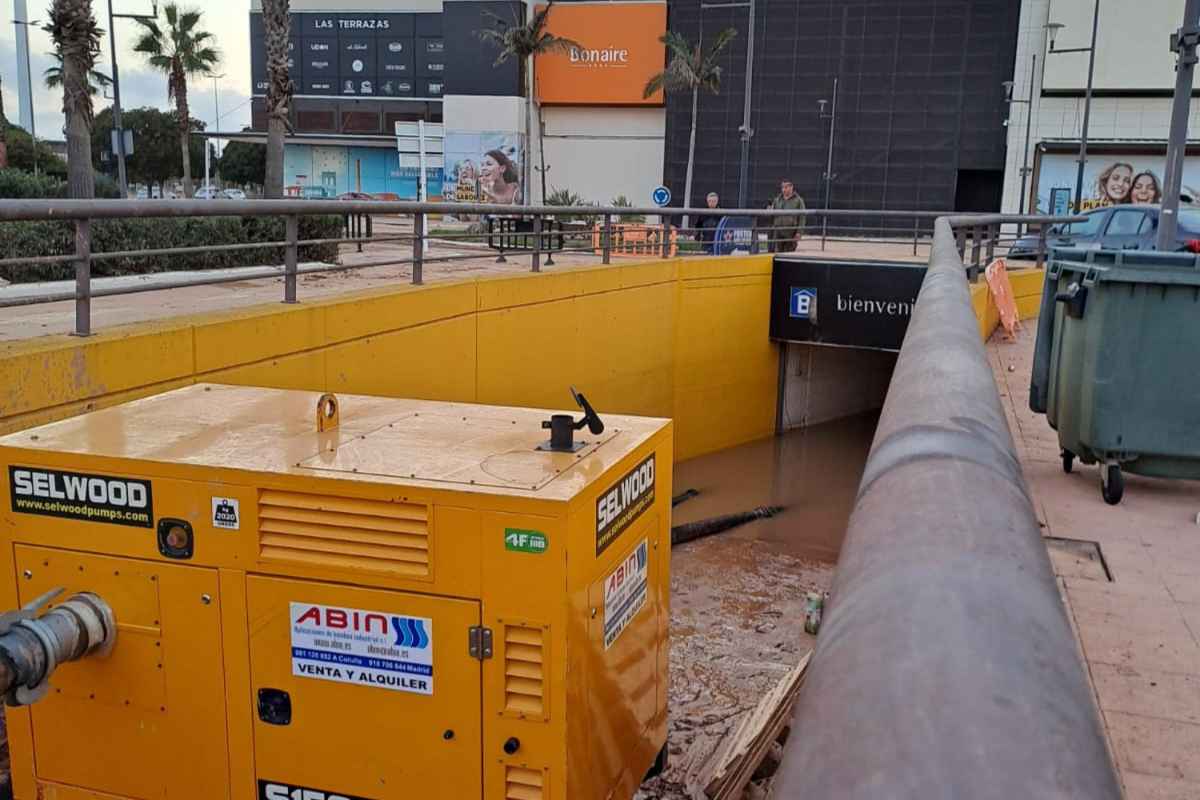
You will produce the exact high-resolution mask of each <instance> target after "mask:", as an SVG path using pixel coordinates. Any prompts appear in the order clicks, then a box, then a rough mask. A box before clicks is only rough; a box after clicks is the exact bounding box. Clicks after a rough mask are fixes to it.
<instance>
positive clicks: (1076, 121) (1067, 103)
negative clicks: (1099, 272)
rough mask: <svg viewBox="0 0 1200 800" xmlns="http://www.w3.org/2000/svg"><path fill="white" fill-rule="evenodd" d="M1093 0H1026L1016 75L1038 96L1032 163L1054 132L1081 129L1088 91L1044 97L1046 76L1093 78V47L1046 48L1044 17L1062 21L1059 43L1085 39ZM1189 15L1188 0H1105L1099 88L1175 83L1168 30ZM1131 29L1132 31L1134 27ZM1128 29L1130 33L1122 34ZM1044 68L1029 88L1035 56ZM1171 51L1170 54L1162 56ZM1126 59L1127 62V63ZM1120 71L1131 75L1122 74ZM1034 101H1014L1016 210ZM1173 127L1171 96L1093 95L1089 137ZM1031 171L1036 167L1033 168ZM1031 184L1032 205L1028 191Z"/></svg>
mask: <svg viewBox="0 0 1200 800" xmlns="http://www.w3.org/2000/svg"><path fill="white" fill-rule="evenodd" d="M1093 8H1094V0H1022V3H1021V21H1020V29H1019V33H1018V39H1017V56H1016V63H1015V68H1014V75H1013V78H1012V80H1013V83H1014V87H1013V97H1014V98H1016V99H1018V100H1023V99H1025V98H1027V97H1030V96H1032V98H1033V104H1032V111H1033V125H1032V131H1031V135H1030V145H1029V166H1030V167H1031V168H1032V166H1033V164H1034V162H1035V161H1036V156H1035V151H1036V149H1037V143H1038V142H1040V141H1043V140H1050V139H1074V140H1078V139H1079V137H1080V135H1081V133H1082V130H1083V108H1084V99H1083V97H1082V96H1080V97H1042V96H1041V93H1042V88H1043V82H1045V86H1046V87H1047V88H1048V89H1050V90H1054V89H1073V88H1074V89H1080V90H1082V89H1083V88H1084V87H1085V86H1086V82H1087V53H1079V54H1064V55H1059V54H1053V53H1048V52H1047V51H1048V50H1049V46H1050V44H1049V40H1048V38H1047V37H1046V27H1045V26H1046V23H1047V22H1050V21H1054V22H1063V23H1064V24H1066V25H1067V27H1066V28H1064V29H1063V30H1061V31H1059V34H1058V41H1057V45H1056V46H1057V47H1060V48H1072V47H1086V46H1088V44H1089V43H1090V39H1091V20H1092V9H1093ZM1182 21H1183V2H1182V0H1151V2H1140V3H1120V2H1118V3H1113V2H1107V3H1104V2H1102V3H1101V5H1100V27H1099V33H1098V35H1097V46H1096V54H1097V62H1096V80H1095V88H1100V89H1110V90H1123V91H1126V92H1130V91H1142V92H1150V91H1155V90H1158V91H1162V90H1167V89H1173V88H1174V85H1175V71H1174V57H1173V56H1171V55H1170V53H1169V51H1168V50H1167V44H1168V39H1169V36H1170V34H1171V33H1172V32H1173V31H1175V30H1176V29H1177V28H1178V27H1179V25H1180V23H1181V22H1182ZM1131 32H1132V33H1131ZM1124 34H1129V35H1128V36H1124V38H1123V35H1124ZM1034 54H1036V55H1037V57H1038V68H1037V70H1036V73H1035V74H1034V76H1033V87H1032V89H1033V91H1032V92H1031V91H1030V74H1029V66H1030V58H1031V56H1033V55H1034ZM1164 54H1166V57H1164ZM1122 65H1124V67H1125V69H1124V71H1123V70H1122ZM1122 76H1127V79H1126V80H1124V85H1123V78H1122ZM1029 109H1030V106H1028V105H1026V104H1024V103H1014V104H1013V105H1012V106H1010V109H1009V124H1008V157H1007V161H1006V164H1005V171H1004V199H1003V201H1002V206H1001V208H1002V211H1003V212H1004V213H1013V214H1015V213H1017V210H1018V208H1019V207H1020V197H1021V172H1020V170H1021V164H1022V159H1023V157H1024V148H1025V120H1026V114H1028V113H1029ZM1189 123H1190V135H1189V139H1191V140H1195V139H1197V138H1200V99H1197V98H1193V99H1192V112H1191V119H1190V120H1189ZM1170 127H1171V98H1170V97H1155V96H1150V95H1149V94H1146V95H1143V96H1127V97H1093V98H1092V111H1091V119H1090V121H1089V124H1088V139H1089V141H1104V140H1110V141H1111V140H1119V141H1128V140H1131V139H1135V140H1136V139H1147V140H1152V141H1159V142H1163V141H1166V138H1167V135H1168V132H1169V130H1170ZM1029 179H1030V182H1031V181H1032V179H1033V175H1032V173H1031V174H1030V176H1029ZM1030 191H1031V189H1030V188H1029V185H1028V184H1027V185H1026V202H1025V206H1026V211H1028V210H1029V200H1028V197H1029V193H1030Z"/></svg>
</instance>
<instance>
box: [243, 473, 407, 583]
mask: <svg viewBox="0 0 1200 800" xmlns="http://www.w3.org/2000/svg"><path fill="white" fill-rule="evenodd" d="M258 531H259V537H258V545H259V557H260V558H262V559H263V560H264V561H287V562H290V563H300V564H311V565H313V566H325V567H335V568H341V569H353V570H366V571H370V572H382V573H389V574H394V575H403V576H407V577H413V578H424V577H428V576H429V570H430V562H429V507H428V506H426V505H424V504H419V503H402V502H400V503H392V502H386V501H381V500H366V499H362V498H356V497H335V496H330V495H319V494H303V493H299V492H281V491H274V490H268V489H264V490H263V491H262V492H260V493H259V497H258Z"/></svg>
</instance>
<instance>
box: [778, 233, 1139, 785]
mask: <svg viewBox="0 0 1200 800" xmlns="http://www.w3.org/2000/svg"><path fill="white" fill-rule="evenodd" d="M1018 219H1019V218H1015V217H999V216H989V217H959V218H954V219H943V220H939V221H938V222H937V223H936V227H935V231H934V239H933V248H932V252H931V254H930V258H929V269H928V271H927V272H926V275H925V280H924V283H923V285H922V288H921V293H920V295H919V296H918V298H917V304H916V309H915V311H914V313H913V317H912V320H911V322H910V323H909V326H908V332H907V334H906V336H905V339H904V344H903V347H902V349H901V350H900V356H899V360H898V361H897V364H896V369H895V372H894V374H893V377H892V381H891V384H890V386H889V389H888V394H887V399H886V401H885V404H884V408H883V412H882V415H881V417H880V420H879V426H878V428H877V430H876V433H875V439H874V442H873V444H872V447H871V453H870V456H869V457H868V460H867V464H866V468H865V470H864V474H863V478H862V482H861V484H860V486H859V490H858V498H857V501H856V503H855V506H854V511H853V514H852V515H851V518H850V523H849V526H848V529H847V533H846V538H845V542H844V544H843V545H842V551H841V556H840V559H839V561H838V565H837V572H836V576H835V578H834V584H833V588H832V598H831V601H830V603H829V605H828V607H827V608H826V613H825V619H824V621H823V624H822V627H821V633H820V636H819V637H818V638H817V646H816V652H815V653H814V654H813V659H812V662H811V664H810V666H809V670H808V678H807V682H806V685H805V687H804V692H803V693H802V695H801V697H800V699H799V702H798V704H797V707H796V711H795V723H794V728H793V733H792V735H791V737H790V738H789V739H788V741H787V745H786V751H785V754H784V757H783V760H782V764H781V766H780V769H779V772H778V773H777V776H776V779H775V783H774V786H773V789H772V793H771V796H772V797H775V798H780V800H793V798H797V799H798V798H833V797H836V798H844V799H845V800H867V799H868V798H869V800H883V799H884V798H887V799H888V800H910V799H911V800H928V798H933V797H946V798H958V797H963V798H967V797H969V798H972V799H973V800H991V799H993V798H995V800H1001V798H1002V799H1003V800H1011V798H1018V797H1020V798H1027V797H1028V798H1033V797H1055V798H1080V800H1083V799H1084V798H1086V799H1087V800H1110V799H1111V800H1116V799H1117V798H1119V797H1120V796H1121V792H1120V788H1119V786H1118V781H1117V777H1116V773H1115V769H1114V767H1113V764H1112V761H1111V759H1110V757H1109V753H1108V750H1107V748H1106V745H1105V740H1104V734H1103V730H1102V727H1101V722H1100V718H1099V715H1098V712H1097V710H1096V707H1095V703H1094V700H1093V695H1092V691H1091V687H1090V685H1089V683H1088V677H1087V674H1086V672H1085V670H1084V667H1083V664H1082V663H1081V660H1080V653H1079V650H1078V648H1077V646H1076V643H1075V636H1074V633H1073V632H1072V630H1071V625H1070V622H1069V621H1068V619H1067V614H1066V611H1065V608H1064V605H1063V602H1062V599H1061V598H1060V596H1059V591H1058V584H1057V583H1056V581H1055V578H1054V574H1053V571H1052V569H1051V566H1050V561H1049V556H1048V554H1047V551H1046V545H1045V542H1044V541H1043V539H1042V536H1041V532H1040V530H1039V527H1038V520H1037V516H1036V515H1035V513H1034V508H1033V503H1032V502H1031V500H1030V495H1029V489H1028V486H1027V485H1026V483H1025V479H1024V477H1023V475H1022V472H1021V465H1020V461H1019V460H1018V457H1017V454H1016V450H1015V448H1014V446H1013V441H1012V436H1011V434H1010V431H1009V428H1008V423H1007V421H1006V417H1005V413H1004V410H1003V406H1002V404H1001V400H1000V395H999V392H998V390H997V387H996V382H995V379H994V377H993V374H992V370H991V367H990V366H989V362H988V358H987V354H986V352H985V350H984V346H983V344H982V342H981V340H980V337H979V328H978V323H977V321H976V318H975V314H974V312H973V311H972V307H971V298H970V292H969V289H968V282H967V276H966V275H965V272H964V270H963V264H962V258H961V255H960V252H961V247H962V238H961V234H962V232H963V231H964V230H967V231H972V232H973V233H974V232H978V231H980V230H981V229H986V228H988V227H990V226H994V225H999V224H1002V223H1005V222H1009V223H1011V222H1016V221H1018ZM952 223H953V225H954V227H952ZM956 230H957V232H958V234H959V238H958V240H957V242H956V237H955V232H956Z"/></svg>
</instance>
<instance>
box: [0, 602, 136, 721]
mask: <svg viewBox="0 0 1200 800" xmlns="http://www.w3.org/2000/svg"><path fill="white" fill-rule="evenodd" d="M61 592H62V590H61V589H55V590H53V591H51V592H47V593H46V594H44V595H42V596H41V597H38V598H37V599H35V600H34V601H33V602H31V603H29V604H28V605H26V606H25V607H24V608H21V609H18V610H16V611H8V612H5V613H4V614H0V694H2V695H3V696H4V700H5V702H6V703H7V704H8V705H10V706H24V705H29V704H30V703H34V702H37V701H38V700H40V699H41V698H42V697H43V696H44V695H45V694H46V691H47V690H48V689H49V684H48V680H49V678H50V676H51V675H52V674H54V670H55V669H57V668H58V665H59V664H63V663H65V662H67V661H76V660H78V659H80V658H83V657H85V656H88V655H103V654H106V653H108V652H109V651H111V650H112V647H113V645H114V644H115V643H116V638H117V625H116V620H115V619H114V618H113V613H112V609H111V608H109V606H108V604H107V603H106V602H104V601H103V600H102V599H100V597H98V596H97V595H94V594H91V593H88V592H81V593H79V594H76V595H74V596H72V597H71V598H69V599H68V600H66V601H64V602H62V603H60V604H58V605H57V606H55V607H54V608H52V609H50V610H49V611H47V612H46V613H44V614H42V615H40V616H37V615H36V612H37V609H39V608H41V607H42V606H43V605H45V604H46V603H48V602H49V601H51V600H53V599H54V598H55V597H57V596H58V595H59V594H60V593H61Z"/></svg>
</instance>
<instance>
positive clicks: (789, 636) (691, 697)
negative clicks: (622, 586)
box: [635, 523, 833, 800]
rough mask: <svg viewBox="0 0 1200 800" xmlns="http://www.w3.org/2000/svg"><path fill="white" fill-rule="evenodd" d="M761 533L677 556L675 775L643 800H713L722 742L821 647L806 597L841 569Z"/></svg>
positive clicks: (686, 549) (684, 549) (717, 540)
mask: <svg viewBox="0 0 1200 800" xmlns="http://www.w3.org/2000/svg"><path fill="white" fill-rule="evenodd" d="M756 524H757V523H756ZM749 527H750V528H752V527H753V525H751V526H749ZM751 533H752V532H751V531H749V530H747V531H746V532H745V533H743V532H741V531H739V532H738V533H735V534H727V535H718V536H714V537H711V538H708V539H702V540H699V541H696V542H693V543H690V544H686V545H681V546H679V547H676V548H675V549H674V550H673V551H672V553H671V559H672V562H671V654H670V681H671V685H670V693H669V697H670V700H669V706H668V707H669V713H670V723H669V728H668V738H667V746H668V750H669V758H668V767H667V770H666V771H665V772H664V773H663V775H661V776H660V777H657V778H653V779H651V780H649V781H647V782H646V783H645V784H644V785H643V786H642V789H641V791H640V792H638V794H637V795H635V798H637V800H682V799H683V798H689V800H690V799H691V798H696V799H697V800H699V799H700V798H704V789H703V786H702V785H700V784H701V783H702V782H703V780H704V779H705V776H706V775H707V768H709V767H710V762H711V760H712V757H713V755H714V753H715V751H716V750H717V748H718V747H719V746H720V744H721V741H722V739H723V738H724V737H725V736H727V735H729V734H731V733H732V732H733V731H734V730H735V729H736V728H737V725H738V723H739V722H740V720H741V717H742V715H744V714H746V713H748V712H749V711H751V710H752V709H753V708H754V706H755V705H756V704H757V703H758V701H759V700H760V699H761V698H762V696H763V694H764V693H766V692H767V691H768V690H769V689H770V688H771V687H772V686H774V685H775V684H776V683H778V681H779V680H780V679H781V678H782V677H783V675H784V674H785V673H786V672H787V671H788V670H789V669H790V668H792V667H793V666H795V665H796V663H797V662H798V661H799V660H800V658H801V656H803V655H804V653H806V652H807V651H808V650H810V649H812V647H813V646H814V645H815V643H816V638H815V637H813V636H809V635H808V634H806V633H805V632H804V595H805V593H806V592H809V591H827V590H828V589H829V585H830V583H831V582H832V579H833V565H832V564H826V563H822V562H818V561H810V560H806V559H802V558H799V557H797V556H794V555H790V554H787V553H783V552H780V550H779V548H778V547H773V546H772V545H771V543H769V542H763V541H760V540H758V539H757V538H754V537H753V536H752V535H746V534H751ZM739 534H741V535H739ZM798 734H799V732H793V735H798Z"/></svg>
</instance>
